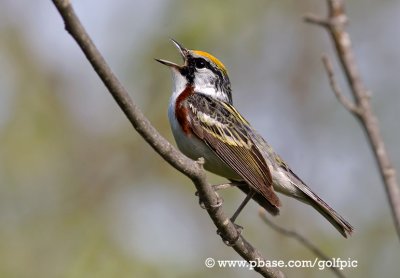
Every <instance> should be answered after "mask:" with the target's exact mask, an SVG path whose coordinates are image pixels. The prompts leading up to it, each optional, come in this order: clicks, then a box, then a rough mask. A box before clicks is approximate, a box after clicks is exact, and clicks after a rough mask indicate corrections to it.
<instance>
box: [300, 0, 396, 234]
mask: <svg viewBox="0 0 400 278" xmlns="http://www.w3.org/2000/svg"><path fill="white" fill-rule="evenodd" d="M326 1H327V5H328V16H327V19H325V20H321V19H319V20H313V19H312V18H317V17H315V16H312V17H311V20H310V17H309V16H308V17H306V21H307V22H311V23H317V24H318V22H328V23H329V24H327V25H324V27H326V29H327V30H328V32H329V34H330V35H331V39H332V42H333V44H334V47H335V50H336V54H337V57H338V59H339V61H340V64H341V67H342V69H343V72H344V75H345V77H346V79H347V82H348V84H349V87H350V90H351V92H352V95H353V97H354V100H355V107H356V111H357V113H353V115H355V116H357V119H359V120H360V123H361V125H362V127H363V129H364V131H365V133H366V135H367V138H368V141H369V144H370V146H371V149H372V151H373V154H374V156H375V160H376V163H377V166H378V168H379V173H380V175H381V178H382V181H383V184H384V188H385V191H386V195H387V198H388V201H389V204H390V208H391V211H392V216H393V220H394V225H395V228H396V231H397V234H398V237H399V238H400V189H399V184H398V181H397V177H396V171H395V169H394V168H393V166H392V163H391V161H390V159H389V154H388V152H387V150H386V147H385V144H384V141H383V138H382V135H381V133H380V130H379V124H378V120H377V118H376V116H375V114H374V112H373V111H372V107H371V103H370V96H369V93H368V90H367V89H366V88H365V86H364V83H363V82H362V79H361V76H360V74H359V71H358V68H357V65H356V62H355V59H354V54H353V50H352V47H351V40H350V36H349V34H348V33H347V32H346V29H345V27H346V24H347V16H346V13H345V8H344V0H326ZM319 25H321V24H319ZM334 91H335V90H334ZM335 94H337V92H335ZM341 102H342V103H343V101H341ZM343 105H344V104H343ZM345 106H346V105H345ZM350 111H351V110H350Z"/></svg>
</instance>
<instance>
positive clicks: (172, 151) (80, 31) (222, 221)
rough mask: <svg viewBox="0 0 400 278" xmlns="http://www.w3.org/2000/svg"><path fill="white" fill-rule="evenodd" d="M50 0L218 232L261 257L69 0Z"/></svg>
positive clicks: (246, 255) (253, 257) (270, 273)
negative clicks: (133, 93) (187, 182)
mask: <svg viewBox="0 0 400 278" xmlns="http://www.w3.org/2000/svg"><path fill="white" fill-rule="evenodd" d="M52 1H53V3H54V5H55V6H56V8H57V9H58V11H59V13H60V15H61V17H62V18H63V20H64V24H65V28H66V30H67V31H68V32H69V33H70V34H71V36H72V37H73V38H74V39H75V41H76V42H77V43H78V45H79V46H80V48H81V49H82V51H83V52H84V54H85V55H86V58H87V59H88V60H89V62H90V64H91V65H92V67H93V68H94V70H95V71H96V73H97V74H98V75H99V77H100V79H101V80H102V81H103V83H104V85H105V86H106V87H107V89H108V90H109V92H110V93H111V95H112V96H113V98H114V99H115V101H116V102H117V103H118V105H119V106H120V108H121V109H122V111H123V112H124V113H125V115H126V117H127V118H128V119H129V121H130V122H131V123H132V125H133V127H134V128H135V129H136V131H137V132H138V133H139V134H140V135H141V136H142V137H143V139H144V140H146V142H147V143H148V144H149V145H150V146H151V147H152V148H153V149H154V150H155V151H156V152H157V153H158V154H159V155H160V156H161V157H162V158H163V159H164V160H166V161H167V162H168V163H169V164H170V165H171V166H173V167H174V168H175V169H177V170H178V171H180V172H181V173H183V174H184V175H186V176H187V177H189V178H190V179H191V180H192V181H193V183H194V185H195V186H196V189H197V191H198V192H199V197H200V199H201V201H202V202H203V203H204V206H205V208H206V209H207V212H208V214H209V216H210V218H211V219H212V221H213V222H214V224H215V226H216V227H217V228H218V232H219V234H220V235H221V237H222V238H223V239H224V241H227V242H230V243H231V246H232V248H233V249H234V250H235V251H236V252H237V253H238V254H239V255H240V256H241V257H242V258H243V259H245V260H247V261H265V259H264V258H263V257H262V255H261V254H260V252H259V251H258V250H257V249H255V248H254V247H253V246H252V245H251V244H250V243H249V242H248V241H246V239H245V238H244V237H243V236H242V235H240V233H239V232H238V231H237V229H236V227H235V226H234V224H233V223H232V222H231V221H230V219H229V217H227V215H226V214H225V213H224V211H223V209H222V205H221V201H220V199H219V197H218V195H217V194H216V193H215V191H214V189H213V188H212V186H211V185H210V184H209V183H208V182H207V180H206V174H205V172H204V170H203V168H202V163H201V162H200V161H198V162H195V161H193V160H191V159H189V158H187V157H186V156H184V155H183V154H182V153H180V152H179V151H178V150H177V149H176V148H174V147H173V146H172V145H171V144H170V143H169V142H168V141H167V140H166V139H165V138H164V137H162V136H161V135H160V134H159V133H158V131H157V130H156V129H155V128H154V127H153V126H152V125H151V124H150V122H149V121H148V120H147V119H146V117H145V116H144V115H143V113H142V112H141V111H140V109H139V108H138V107H137V106H136V105H135V103H134V102H133V101H132V99H131V98H130V97H129V94H128V92H127V91H126V89H125V88H124V87H123V86H122V84H121V83H120V82H119V80H118V79H117V77H116V76H115V75H114V73H113V72H112V71H111V69H110V67H109V66H108V65H107V63H106V61H105V60H104V58H103V57H102V55H101V54H100V52H99V51H98V50H97V48H96V46H95V45H94V44H93V42H92V40H91V39H90V37H89V35H88V34H87V33H86V31H85V29H84V28H83V26H82V25H81V23H80V20H79V18H78V17H77V16H76V14H75V12H74V10H73V8H72V5H71V3H70V1H69V0H52ZM254 269H255V270H256V271H257V272H259V273H260V274H261V275H262V276H264V277H284V274H283V273H282V272H281V271H280V270H278V269H277V268H269V267H256V268H254Z"/></svg>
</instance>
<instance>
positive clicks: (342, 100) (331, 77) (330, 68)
mask: <svg viewBox="0 0 400 278" xmlns="http://www.w3.org/2000/svg"><path fill="white" fill-rule="evenodd" d="M322 63H323V64H324V67H325V70H326V73H327V75H328V78H329V83H330V85H331V88H332V91H333V92H334V93H335V95H336V98H337V99H338V100H339V102H340V103H341V104H342V105H343V106H344V108H346V109H347V110H349V112H350V113H354V114H359V113H360V111H359V110H358V108H357V106H356V105H355V104H354V103H353V102H352V101H351V100H349V99H348V98H347V97H346V96H345V95H344V94H343V93H342V90H340V88H339V84H338V83H337V82H336V79H335V74H334V73H333V66H332V62H331V61H330V59H329V57H328V56H326V55H322Z"/></svg>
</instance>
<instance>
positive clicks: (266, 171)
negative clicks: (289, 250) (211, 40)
mask: <svg viewBox="0 0 400 278" xmlns="http://www.w3.org/2000/svg"><path fill="white" fill-rule="evenodd" d="M172 41H173V43H174V44H175V46H176V47H177V48H178V49H179V51H180V53H181V55H182V57H183V60H184V64H183V65H178V64H175V63H172V62H169V61H166V60H161V59H156V60H157V61H158V62H160V63H162V64H164V65H167V66H168V67H169V68H170V69H171V70H172V77H173V92H172V96H171V99H170V103H169V109H168V117H169V121H170V124H171V128H172V132H173V135H174V137H175V141H176V143H177V145H178V148H179V149H180V150H181V151H182V152H183V153H184V154H186V155H187V156H188V157H190V158H192V159H199V158H200V157H203V158H204V161H205V163H204V167H205V169H206V170H208V171H210V172H213V173H215V174H217V175H220V176H222V177H225V178H227V179H229V180H231V181H232V182H234V183H236V184H240V186H238V187H239V188H240V189H241V190H242V191H244V192H245V193H246V194H247V197H246V200H245V201H244V202H243V203H242V205H241V207H240V209H238V211H240V210H241V208H243V206H244V205H245V204H246V203H247V201H248V200H249V199H250V198H252V199H253V200H255V201H256V202H257V203H258V204H259V205H261V206H262V207H263V208H265V209H266V210H267V211H269V212H270V213H271V214H273V215H277V214H278V213H279V207H280V206H281V203H280V200H279V198H278V196H277V195H276V194H275V190H276V191H278V192H280V193H283V194H285V195H287V196H290V197H293V198H295V199H297V200H300V201H302V202H304V203H306V204H309V205H311V206H312V207H313V208H314V209H316V210H317V211H318V212H319V213H320V214H321V215H322V216H324V217H325V218H326V219H327V220H328V221H329V222H330V223H331V224H332V225H333V226H334V227H335V228H336V229H337V230H338V231H339V232H340V233H341V234H342V235H343V236H344V237H347V235H348V234H351V233H352V231H353V227H352V226H351V225H350V224H349V223H348V222H347V221H346V220H345V219H344V218H343V217H341V216H340V215H339V214H338V213H337V212H336V211H334V210H333V209H332V208H331V207H330V206H328V205H327V204H326V203H325V202H324V201H323V200H322V199H321V198H320V197H318V195H317V194H315V193H314V192H312V191H311V189H310V188H309V187H308V186H307V185H306V184H305V183H304V182H303V181H302V180H301V179H300V178H299V177H298V176H297V175H296V174H295V173H294V172H293V171H292V170H291V169H290V168H289V166H288V165H287V164H286V163H285V162H284V161H283V159H282V158H281V157H280V156H279V155H277V154H276V153H275V152H274V151H273V149H272V148H271V147H270V145H269V144H268V143H267V142H266V141H265V140H264V139H263V138H262V137H261V136H260V135H259V134H258V132H257V131H256V130H254V129H253V127H252V126H251V125H250V124H249V123H248V122H247V121H246V120H245V119H244V117H243V116H242V115H241V114H240V113H239V112H238V111H237V110H236V109H235V108H234V107H233V105H232V94H231V84H230V81H229V77H228V73H227V70H226V68H225V66H224V65H223V64H222V63H221V62H220V61H219V60H218V59H217V58H215V57H214V56H212V55H211V54H209V53H207V52H204V51H199V50H189V49H186V48H184V47H183V46H182V45H181V44H179V43H178V42H176V41H174V40H172ZM238 211H237V212H236V213H235V214H234V216H233V221H234V219H235V218H236V216H237V214H238Z"/></svg>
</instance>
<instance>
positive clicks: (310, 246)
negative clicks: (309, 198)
mask: <svg viewBox="0 0 400 278" xmlns="http://www.w3.org/2000/svg"><path fill="white" fill-rule="evenodd" d="M258 214H259V216H260V217H261V219H262V220H263V221H264V223H265V224H267V225H268V226H269V227H270V228H272V229H273V230H275V231H276V232H278V233H280V234H282V235H284V236H287V237H291V238H293V239H295V240H297V241H298V242H300V243H301V244H302V245H304V246H305V247H306V248H307V249H308V250H310V251H311V252H312V253H314V254H315V255H316V256H317V257H318V258H320V259H321V260H324V261H329V260H331V258H330V257H328V256H327V255H325V254H324V252H322V251H321V249H319V248H318V247H317V246H315V245H314V244H313V243H311V241H309V240H308V239H306V238H305V237H304V236H302V235H301V234H299V233H298V232H296V231H294V230H289V229H286V228H283V227H281V226H279V225H277V224H275V223H274V222H272V221H271V220H269V218H268V217H267V215H266V213H265V211H264V210H262V209H260V210H259V211H258ZM330 270H332V271H333V273H335V274H336V276H337V277H341V278H345V277H346V276H344V274H343V273H342V272H341V271H340V269H339V268H337V267H333V266H331V267H330Z"/></svg>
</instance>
